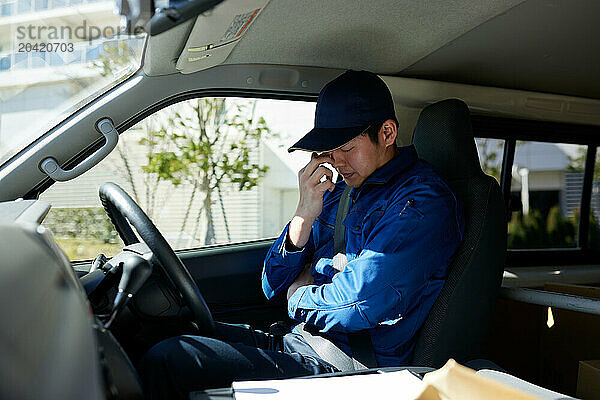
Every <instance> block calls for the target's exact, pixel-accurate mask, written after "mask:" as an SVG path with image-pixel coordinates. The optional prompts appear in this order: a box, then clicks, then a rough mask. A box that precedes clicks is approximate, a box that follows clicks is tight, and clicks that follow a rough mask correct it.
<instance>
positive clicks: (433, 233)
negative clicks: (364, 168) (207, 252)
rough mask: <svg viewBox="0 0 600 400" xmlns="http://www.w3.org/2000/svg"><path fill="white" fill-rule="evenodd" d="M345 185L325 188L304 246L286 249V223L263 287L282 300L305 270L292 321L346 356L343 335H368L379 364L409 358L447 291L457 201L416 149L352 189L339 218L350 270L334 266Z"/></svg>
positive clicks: (458, 225) (459, 217) (458, 235)
mask: <svg viewBox="0 0 600 400" xmlns="http://www.w3.org/2000/svg"><path fill="white" fill-rule="evenodd" d="M345 187H346V184H345V183H344V182H343V181H340V182H338V183H336V185H335V189H334V190H333V192H329V191H326V192H325V194H324V197H323V211H322V213H321V215H319V217H318V218H317V219H316V221H315V222H314V224H313V226H312V231H311V234H310V238H309V241H308V243H307V244H306V245H305V246H304V248H302V249H301V250H299V251H287V250H286V246H285V243H286V239H287V234H288V227H289V224H288V226H286V227H285V229H284V230H283V232H282V233H281V235H280V236H279V238H278V239H277V240H276V241H275V242H274V243H273V245H272V246H271V248H270V249H269V251H268V253H267V256H266V259H265V264H264V269H263V274H262V287H263V291H264V293H265V295H266V296H267V298H269V299H274V298H275V299H285V296H286V292H287V289H288V287H289V286H290V284H292V282H294V280H295V279H296V277H297V276H298V275H299V274H300V272H301V271H302V269H303V267H304V266H305V265H306V264H307V263H310V264H311V273H312V275H313V277H314V284H312V285H308V286H302V287H300V288H299V289H297V290H296V292H295V293H294V294H293V295H292V296H291V297H290V299H289V301H288V313H289V316H290V317H291V318H292V319H294V320H296V321H300V322H306V323H309V324H312V325H315V326H316V327H317V328H319V330H320V331H321V332H322V333H323V334H324V336H327V337H328V338H329V339H330V340H332V341H334V342H335V343H336V344H337V345H338V346H339V347H340V348H341V349H342V350H343V351H345V352H346V353H347V354H351V353H350V347H349V345H348V337H347V333H349V332H356V331H360V330H363V329H369V333H370V336H371V341H372V343H373V347H374V351H375V355H376V358H377V361H378V364H379V366H393V365H402V364H406V363H409V362H410V361H411V356H412V352H413V349H414V338H415V333H416V332H417V331H418V330H419V328H420V327H421V325H422V323H423V321H424V320H425V317H426V316H427V314H428V313H429V310H430V309H431V306H432V305H433V302H434V301H435V299H436V298H437V296H438V295H439V293H440V290H441V289H442V286H443V285H444V281H445V279H446V272H447V268H448V265H449V264H450V261H451V259H452V256H453V254H454V252H455V250H456V248H457V246H458V244H459V243H460V241H461V239H462V234H463V230H464V219H463V212H462V207H461V204H460V201H459V200H458V199H457V198H456V196H455V195H454V194H453V192H452V190H451V189H450V188H449V187H448V185H447V184H446V183H445V182H444V180H443V179H442V178H441V177H440V175H439V174H438V173H437V172H436V171H435V169H434V168H433V167H432V166H431V165H430V164H428V163H426V162H425V161H423V160H420V159H419V158H418V156H417V152H416V150H415V148H414V146H406V147H401V148H399V149H398V153H397V155H396V157H394V158H393V159H392V160H390V161H389V162H388V163H386V164H385V165H383V166H382V167H381V168H379V169H377V170H376V171H375V172H373V173H372V174H371V175H370V176H369V177H368V178H367V179H366V180H365V181H364V182H363V184H362V185H361V186H360V187H359V188H352V189H351V190H350V198H351V203H350V207H349V211H348V215H347V216H346V218H345V220H344V221H343V226H344V229H345V230H346V256H347V259H348V264H346V266H345V268H344V269H343V271H342V272H338V271H337V270H336V269H334V268H333V267H332V258H333V256H334V254H333V236H334V228H335V219H336V214H337V209H338V204H339V200H340V197H341V194H342V192H343V191H344V188H345Z"/></svg>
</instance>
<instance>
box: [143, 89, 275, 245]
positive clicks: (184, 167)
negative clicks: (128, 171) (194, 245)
mask: <svg viewBox="0 0 600 400" xmlns="http://www.w3.org/2000/svg"><path fill="white" fill-rule="evenodd" d="M254 104H255V103H254V102H248V101H244V102H236V101H234V100H228V99H224V98H203V99H195V100H190V101H187V102H184V103H180V104H178V105H176V106H173V107H171V108H169V109H167V110H165V112H164V113H162V114H161V117H160V118H162V121H161V123H160V127H159V128H158V129H156V130H151V131H149V132H148V136H147V137H144V138H142V139H141V140H140V144H143V145H146V146H149V148H151V149H152V151H149V152H147V153H146V159H147V162H146V164H145V165H144V166H143V167H142V170H143V171H144V173H146V174H148V175H150V176H153V177H156V178H157V179H158V181H167V182H170V183H171V184H173V185H174V186H180V185H183V184H187V185H191V187H192V190H191V192H190V195H189V198H188V200H187V205H186V212H185V215H184V218H183V222H182V226H181V229H180V232H182V233H183V232H185V231H186V228H187V227H188V223H189V222H192V223H193V229H192V232H193V233H192V236H193V237H196V236H197V234H198V232H199V230H200V223H201V220H202V214H204V217H205V221H206V224H207V225H206V230H205V235H204V243H205V244H212V243H214V242H215V232H214V217H213V213H212V204H213V201H214V200H218V201H219V204H220V207H221V210H222V214H223V218H224V222H225V229H226V233H227V235H228V237H229V235H230V233H229V227H228V222H227V215H226V212H225V207H224V204H223V195H224V192H225V191H226V190H228V188H230V187H231V186H232V185H235V186H237V189H238V190H250V189H252V188H253V187H255V186H256V185H258V183H259V182H260V180H261V179H262V178H263V177H264V175H265V174H266V172H267V169H268V167H264V166H261V165H259V164H258V163H256V162H252V160H251V152H252V150H253V148H255V147H256V146H258V145H259V143H260V140H261V139H262V138H264V137H266V136H268V135H269V134H270V130H269V128H268V126H267V124H266V122H265V120H264V119H263V118H262V117H260V118H255V116H254ZM200 194H203V196H204V197H203V199H202V207H201V208H200V209H199V211H198V212H197V213H196V215H192V205H193V204H194V202H195V201H196V198H197V196H198V195H200ZM215 195H216V197H217V199H214V198H213V196H215Z"/></svg>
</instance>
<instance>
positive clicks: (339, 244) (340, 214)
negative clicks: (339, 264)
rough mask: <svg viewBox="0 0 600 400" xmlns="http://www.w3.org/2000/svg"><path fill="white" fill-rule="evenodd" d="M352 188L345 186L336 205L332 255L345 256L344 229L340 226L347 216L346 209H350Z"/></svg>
mask: <svg viewBox="0 0 600 400" xmlns="http://www.w3.org/2000/svg"><path fill="white" fill-rule="evenodd" d="M351 189H352V186H346V188H345V189H344V191H343V192H342V197H340V203H339V205H338V209H337V214H336V216H335V230H334V231H333V255H336V254H338V253H342V254H346V229H345V228H344V226H343V225H342V222H344V219H346V215H348V208H349V207H350V200H352V199H351V198H350V190H351Z"/></svg>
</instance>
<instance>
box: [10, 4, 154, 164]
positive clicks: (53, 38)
mask: <svg viewBox="0 0 600 400" xmlns="http://www.w3.org/2000/svg"><path fill="white" fill-rule="evenodd" d="M114 10H115V2H114V0H111V1H104V0H100V1H98V0H2V1H1V2H0V164H2V163H4V162H5V161H6V160H8V159H9V158H11V157H12V156H14V155H15V154H16V153H17V152H19V151H20V150H21V149H23V148H24V147H26V146H27V145H29V144H30V143H32V142H33V141H35V140H36V139H37V138H38V137H40V136H42V135H43V134H44V133H45V132H46V131H47V130H48V129H50V128H52V127H53V126H54V125H56V124H57V123H59V122H60V121H62V120H64V119H65V118H66V117H67V116H68V115H70V114H72V113H73V112H74V111H75V110H77V109H78V108H79V107H81V106H83V105H84V104H86V103H88V102H89V101H91V100H92V99H93V98H95V97H97V96H98V95H99V94H101V93H104V92H106V91H107V90H108V89H110V88H111V87H113V86H115V85H116V84H118V83H119V82H121V81H123V80H124V79H126V78H127V77H129V76H131V75H132V74H133V73H134V72H135V71H137V69H138V68H139V67H140V63H141V56H142V51H143V46H144V42H145V35H137V36H133V35H126V34H123V33H119V32H120V17H119V16H118V15H117V14H115V13H114Z"/></svg>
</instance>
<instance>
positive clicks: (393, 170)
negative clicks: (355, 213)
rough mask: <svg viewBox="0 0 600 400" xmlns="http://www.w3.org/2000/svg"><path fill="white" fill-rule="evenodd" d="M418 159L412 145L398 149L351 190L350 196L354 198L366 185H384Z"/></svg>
mask: <svg viewBox="0 0 600 400" xmlns="http://www.w3.org/2000/svg"><path fill="white" fill-rule="evenodd" d="M418 159H419V156H418V155H417V150H416V149H415V146H414V145H412V144H411V145H409V146H402V147H398V149H397V151H396V155H395V156H394V158H392V159H391V160H390V161H388V162H387V163H385V164H384V165H383V166H381V168H379V169H376V170H375V171H374V172H373V173H372V174H371V175H369V177H368V178H367V179H365V181H364V182H363V184H362V185H361V186H360V187H359V188H356V189H355V188H352V189H351V190H350V196H352V198H355V196H356V195H357V193H358V192H360V191H361V190H362V188H364V187H365V186H366V185H368V184H375V185H385V184H386V183H388V181H389V180H390V179H392V178H393V177H394V176H396V175H398V174H399V173H401V172H404V171H405V170H407V169H408V168H410V167H411V166H412V165H413V164H414V163H415V162H417V160H418Z"/></svg>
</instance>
